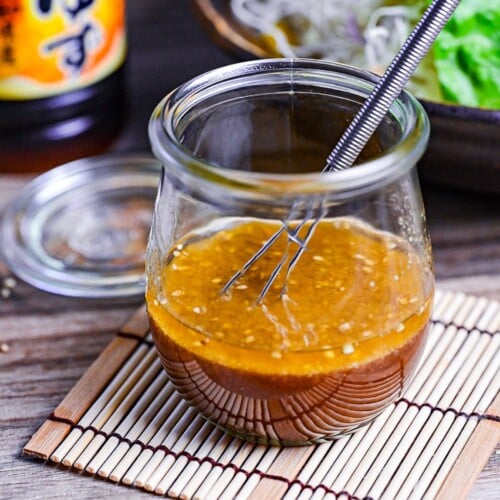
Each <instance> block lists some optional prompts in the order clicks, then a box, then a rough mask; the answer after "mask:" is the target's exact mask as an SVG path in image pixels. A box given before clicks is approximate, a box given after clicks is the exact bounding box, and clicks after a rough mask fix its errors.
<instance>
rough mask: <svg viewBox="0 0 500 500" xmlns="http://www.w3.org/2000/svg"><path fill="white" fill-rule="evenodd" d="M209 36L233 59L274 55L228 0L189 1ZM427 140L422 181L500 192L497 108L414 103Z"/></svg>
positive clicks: (499, 139)
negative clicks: (424, 118) (425, 119)
mask: <svg viewBox="0 0 500 500" xmlns="http://www.w3.org/2000/svg"><path fill="white" fill-rule="evenodd" d="M192 5H193V9H194V12H195V14H196V15H197V17H198V19H199V20H200V21H201V23H202V25H203V26H204V28H205V29H206V31H207V32H208V34H209V36H210V37H211V38H212V39H213V40H214V41H215V42H216V43H217V44H218V45H219V46H221V47H222V48H224V49H226V50H228V51H229V52H231V53H232V54H234V55H235V56H236V57H238V58H239V59H251V58H267V57H277V56H279V54H277V53H274V54H273V53H272V52H270V51H269V49H268V48H266V46H265V45H264V44H262V43H261V42H260V41H259V39H258V37H256V36H255V34H254V33H253V32H252V31H251V30H249V29H246V28H245V27H244V26H242V25H241V23H239V22H238V21H237V20H236V19H234V18H233V17H232V15H231V11H230V9H229V1H228V0H192ZM420 100H421V102H422V104H423V105H424V107H425V109H426V111H427V113H428V114H429V117H430V121H431V137H430V141H429V147H428V149H427V152H426V154H425V155H424V157H423V158H422V160H421V161H420V163H419V171H420V175H421V177H422V178H425V179H428V180H430V181H433V182H436V183H440V184H445V185H447V186H454V187H458V188H463V189H468V190H474V191H481V192H490V193H500V110H490V109H480V108H470V107H467V106H458V105H453V104H444V103H438V102H430V101H426V100H423V99H420Z"/></svg>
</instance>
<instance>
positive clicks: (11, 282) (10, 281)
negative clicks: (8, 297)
mask: <svg viewBox="0 0 500 500" xmlns="http://www.w3.org/2000/svg"><path fill="white" fill-rule="evenodd" d="M3 284H4V286H5V287H7V288H15V287H16V286H17V281H16V280H15V278H12V277H11V276H9V277H8V278H5V279H4V280H3Z"/></svg>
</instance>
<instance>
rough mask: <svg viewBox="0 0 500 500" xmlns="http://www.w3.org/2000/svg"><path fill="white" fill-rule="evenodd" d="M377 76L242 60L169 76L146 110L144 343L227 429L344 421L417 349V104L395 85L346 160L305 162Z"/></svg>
mask: <svg viewBox="0 0 500 500" xmlns="http://www.w3.org/2000/svg"><path fill="white" fill-rule="evenodd" d="M374 78H375V77H373V76H372V75H369V74H367V73H363V72H360V71H358V70H355V69H352V68H347V67H345V66H337V65H334V64H331V63H325V62H318V61H308V60H270V61H259V62H250V63H243V64H239V65H234V66H229V67H226V68H222V69H219V70H215V71H213V72H210V73H208V74H206V75H202V76H200V77H198V78H195V79H194V80H192V81H191V82H188V83H187V84H185V85H184V86H181V87H180V88H179V89H177V90H175V91H174V92H172V93H171V94H170V95H169V96H167V97H166V98H165V99H164V101H162V103H160V105H159V106H158V107H157V109H156V111H155V112H154V114H153V117H152V119H151V122H150V138H151V142H152V146H153V150H154V152H155V154H156V156H157V157H158V158H159V159H160V160H161V161H162V163H163V165H164V170H163V178H162V182H161V186H160V189H159V193H158V198H157V203H156V209H155V216H154V222H153V227H152V231H151V236H150V242H149V249H148V258H147V276H148V285H147V292H146V300H147V307H148V313H149V316H150V320H151V326H152V331H153V336H154V340H155V344H156V346H157V349H158V351H159V354H160V357H161V360H162V363H163V366H164V367H165V369H166V371H167V372H168V374H169V376H170V378H171V379H172V382H173V383H174V384H175V386H176V387H177V389H178V390H179V392H180V393H181V394H182V395H183V396H184V398H185V399H186V400H187V401H188V402H190V403H191V404H192V405H193V406H195V407H196V408H198V410H199V411H200V412H201V413H202V414H203V415H204V416H205V417H206V418H208V419H209V420H211V421H212V422H214V423H215V424H217V425H219V426H220V427H222V428H224V429H225V430H228V431H230V432H231V433H233V434H235V435H238V436H241V437H244V438H246V439H250V440H256V441H259V442H264V443H273V444H284V445H297V444H306V443H313V442H317V441H321V440H324V439H331V438H334V437H336V436H341V435H343V434H345V433H347V432H351V431H353V430H354V429H356V428H358V427H359V426H361V425H363V424H365V423H367V422H369V421H370V420H371V419H372V418H374V416H376V415H377V414H378V413H380V412H381V411H382V410H383V409H384V408H385V407H386V406H387V405H388V404H390V403H391V402H392V401H394V400H395V399H396V398H397V397H398V396H399V395H400V394H401V391H402V390H404V387H405V386H406V385H407V383H408V380H409V379H410V377H411V375H412V374H413V372H414V371H415V368H416V365H417V363H418V361H419V358H420V355H421V353H422V350H423V346H424V343H425V337H426V334H425V332H426V327H427V324H428V320H429V317H430V311H431V305H432V297H433V287H434V281H433V272H432V257H431V249H430V243H429V238H428V234H427V229H426V225H425V215H424V209H423V206H422V200H421V197H420V191H419V186H418V179H417V176H416V172H415V164H416V162H417V161H418V159H419V158H420V156H421V155H422V153H423V151H424V149H425V145H426V142H427V138H428V121H427V118H426V116H425V113H424V112H423V110H422V108H421V107H420V105H419V104H418V103H417V102H416V101H415V100H414V99H413V98H412V97H411V96H409V95H407V94H404V93H403V94H402V95H401V96H400V98H398V100H397V101H396V102H395V103H394V105H393V106H392V108H391V111H390V113H389V114H388V116H387V118H386V119H385V121H384V122H383V123H382V124H381V126H380V127H379V129H378V131H377V133H376V134H375V136H374V137H373V138H372V140H371V141H370V143H369V144H368V145H367V147H366V148H365V150H364V152H363V154H362V155H361V157H360V160H359V164H357V165H356V166H355V167H353V168H351V169H349V170H346V171H343V172H337V173H324V174H321V173H319V172H320V171H321V169H322V168H323V166H324V164H323V162H324V160H325V158H326V157H327V154H328V152H329V151H330V149H331V147H332V145H334V144H335V142H336V140H337V139H338V138H339V136H340V134H341V133H342V131H343V129H344V128H345V127H346V123H347V122H348V121H349V120H350V118H351V117H352V116H353V114H354V113H355V111H356V110H357V109H358V108H359V106H360V103H361V102H362V101H363V99H364V98H366V96H367V95H368V93H369V91H370V89H371V88H372V87H373V85H374ZM316 218H318V222H317V224H315V222H314V221H315V219H316ZM283 221H285V222H283ZM302 221H305V223H304V224H301V222H302ZM283 223H285V224H286V225H287V230H286V231H282V232H281V233H280V236H279V237H278V238H277V239H276V241H275V243H274V244H273V245H272V247H271V248H270V249H269V250H268V251H266V252H265V253H264V254H263V256H262V257H261V258H260V259H258V260H257V261H256V262H255V263H254V264H253V265H252V266H251V267H250V268H249V269H248V270H247V272H245V273H244V274H243V275H242V276H241V277H240V278H239V279H238V280H237V281H236V282H235V283H234V285H233V286H231V287H230V288H229V290H227V291H226V292H223V291H222V289H223V287H224V284H225V283H227V282H228V280H229V279H230V278H231V276H232V275H234V273H235V272H237V271H238V269H241V268H242V266H243V265H244V263H245V262H246V261H248V259H250V258H251V257H252V255H254V254H255V253H256V252H257V251H258V250H259V249H260V248H261V247H262V245H263V243H264V242H265V241H267V240H268V239H269V238H270V237H272V236H273V235H274V234H276V232H277V231H278V230H279V228H280V227H282V225H283ZM308 233H309V234H310V235H311V237H310V239H309V241H308V243H307V249H306V250H305V251H304V252H303V253H302V255H301V257H300V259H299V260H298V261H297V264H296V266H295V267H294V268H293V270H291V272H290V273H289V276H287V273H286V269H287V266H288V265H289V263H290V261H291V259H292V258H293V255H294V253H295V252H296V251H297V249H298V245H297V242H299V243H300V241H304V240H306V239H307V234H308ZM290 235H292V236H290ZM294 240H295V241H294ZM279 262H284V267H283V270H282V272H281V273H280V274H279V276H278V278H277V279H276V280H275V281H274V283H273V285H272V286H271V288H270V289H269V291H268V292H267V293H266V294H265V296H264V298H263V299H262V300H261V301H259V300H258V297H259V293H260V292H261V290H262V287H263V286H264V284H265V282H266V280H268V278H269V277H270V275H271V274H272V272H273V269H275V268H276V266H277V264H278V263H279Z"/></svg>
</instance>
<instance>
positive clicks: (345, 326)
mask: <svg viewBox="0 0 500 500" xmlns="http://www.w3.org/2000/svg"><path fill="white" fill-rule="evenodd" d="M350 329H351V323H349V322H348V321H346V322H345V323H342V324H341V325H339V330H340V331H341V332H347V331H348V330H350Z"/></svg>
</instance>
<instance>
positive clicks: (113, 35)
mask: <svg viewBox="0 0 500 500" xmlns="http://www.w3.org/2000/svg"><path fill="white" fill-rule="evenodd" d="M125 52H126V36H125V2H124V1H123V0H119V1H117V2H106V1H105V0H85V1H84V0H79V1H72V2H69V1H64V2H63V1H55V0H53V1H51V0H45V1H42V0H37V1H34V0H29V1H28V0H3V1H2V2H0V171H2V172H35V171H42V170H47V169H49V168H51V167H54V166H56V165H60V164H62V163H65V162H67V161H70V160H73V159H76V158H79V157H83V156H90V155H93V154H97V153H98V152H100V151H102V150H103V149H104V148H105V147H106V146H107V145H108V144H109V143H110V142H111V140H112V139H113V138H114V137H115V136H116V134H117V132H118V131H119V129H120V126H121V122H122V119H123V116H124V113H123V111H124V106H123V102H124V100H123V88H122V87H123V81H122V73H123V71H122V65H123V62H124V59H125Z"/></svg>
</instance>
